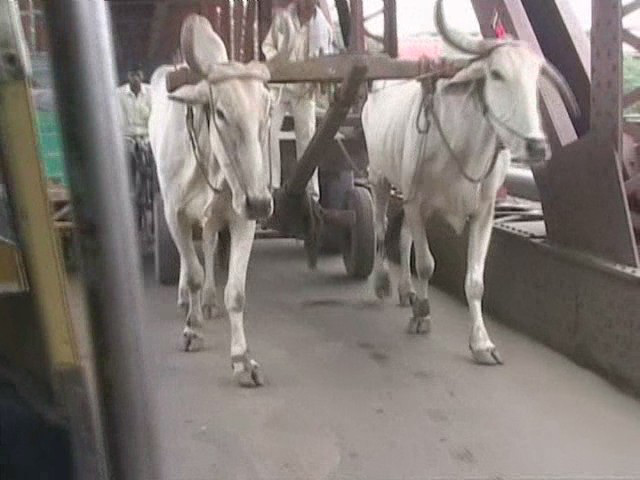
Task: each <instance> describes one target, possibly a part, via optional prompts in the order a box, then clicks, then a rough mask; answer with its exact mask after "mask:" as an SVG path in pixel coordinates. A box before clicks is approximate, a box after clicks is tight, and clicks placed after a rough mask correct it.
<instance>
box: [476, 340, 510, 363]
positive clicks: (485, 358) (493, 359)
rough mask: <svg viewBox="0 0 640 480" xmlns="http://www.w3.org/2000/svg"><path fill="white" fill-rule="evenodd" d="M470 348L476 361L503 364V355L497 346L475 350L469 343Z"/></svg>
mask: <svg viewBox="0 0 640 480" xmlns="http://www.w3.org/2000/svg"><path fill="white" fill-rule="evenodd" d="M469 350H471V355H473V359H474V360H475V361H476V363H479V364H480V365H503V364H504V362H503V361H502V356H501V355H500V352H498V349H497V348H496V347H491V348H487V349H483V350H474V349H473V348H471V345H469Z"/></svg>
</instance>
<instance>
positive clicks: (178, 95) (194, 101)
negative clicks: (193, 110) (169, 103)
mask: <svg viewBox="0 0 640 480" xmlns="http://www.w3.org/2000/svg"><path fill="white" fill-rule="evenodd" d="M169 99H171V100H174V101H176V102H180V103H186V104H187V105H205V104H207V103H209V82H207V81H206V80H203V81H201V82H198V83H197V84H195V85H183V86H182V87H180V88H178V89H177V90H175V91H174V92H173V93H170V94H169Z"/></svg>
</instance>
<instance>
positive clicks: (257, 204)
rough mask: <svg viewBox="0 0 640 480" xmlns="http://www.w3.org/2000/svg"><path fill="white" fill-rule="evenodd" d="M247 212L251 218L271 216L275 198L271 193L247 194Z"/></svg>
mask: <svg viewBox="0 0 640 480" xmlns="http://www.w3.org/2000/svg"><path fill="white" fill-rule="evenodd" d="M246 212H247V217H249V219H250V220H258V219H261V218H267V217H269V216H270V215H271V214H272V213H273V198H272V197H271V195H269V194H266V195H253V196H249V195H247V201H246Z"/></svg>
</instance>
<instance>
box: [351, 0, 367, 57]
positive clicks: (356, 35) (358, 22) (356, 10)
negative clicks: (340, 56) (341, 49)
mask: <svg viewBox="0 0 640 480" xmlns="http://www.w3.org/2000/svg"><path fill="white" fill-rule="evenodd" d="M350 2H351V9H350V10H351V11H350V13H351V38H350V40H349V51H351V52H354V53H363V52H364V51H365V44H364V36H365V32H364V14H363V11H362V0H350Z"/></svg>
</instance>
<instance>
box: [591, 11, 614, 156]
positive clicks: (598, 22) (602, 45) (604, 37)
mask: <svg viewBox="0 0 640 480" xmlns="http://www.w3.org/2000/svg"><path fill="white" fill-rule="evenodd" d="M591 53H592V54H591V82H592V86H591V128H592V129H593V130H596V131H597V132H598V133H599V134H600V135H601V136H602V137H603V138H605V139H607V140H609V141H610V142H611V143H612V145H613V147H614V149H615V151H616V152H622V128H621V125H622V4H621V2H593V4H592V28H591Z"/></svg>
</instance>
